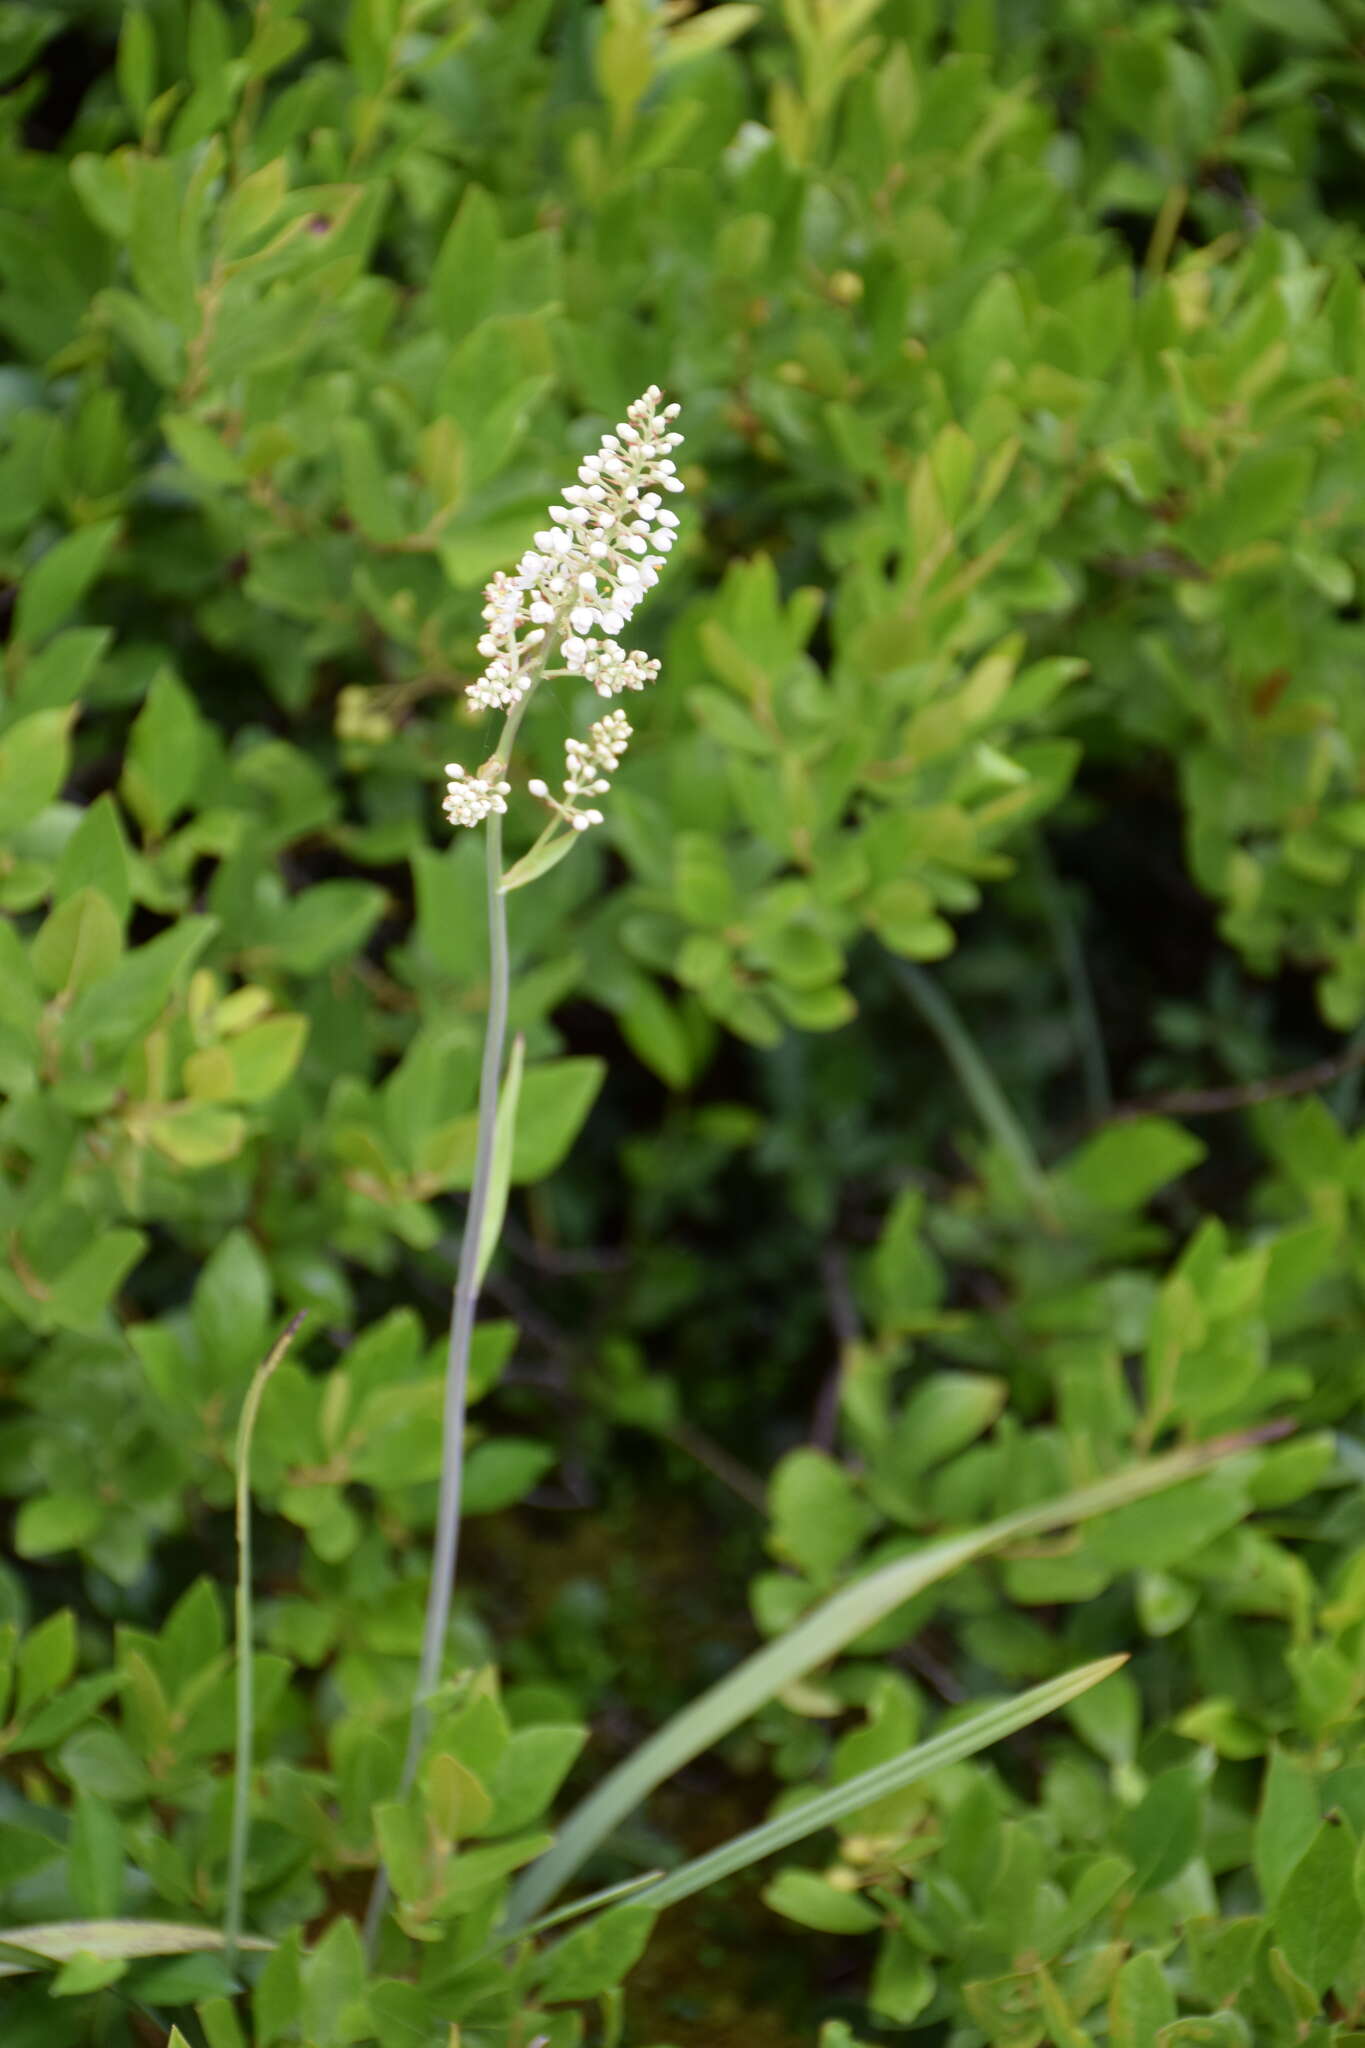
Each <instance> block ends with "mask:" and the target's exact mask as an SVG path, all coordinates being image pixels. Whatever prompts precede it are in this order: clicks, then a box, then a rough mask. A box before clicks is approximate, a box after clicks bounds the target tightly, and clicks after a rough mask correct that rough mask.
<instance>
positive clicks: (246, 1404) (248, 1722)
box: [223, 1309, 307, 1970]
mask: <svg viewBox="0 0 1365 2048" xmlns="http://www.w3.org/2000/svg"><path fill="white" fill-rule="evenodd" d="M306 1316H307V1310H306V1309H301V1310H300V1311H299V1313H298V1314H297V1315H296V1316H294V1317H293V1318H292V1319H291V1321H290V1322H288V1323H287V1324H286V1325H285V1327H284V1329H283V1331H282V1332H281V1334H280V1336H279V1338H278V1339H277V1340H276V1342H275V1344H274V1346H273V1348H272V1349H271V1351H270V1352H269V1354H268V1355H267V1356H266V1357H265V1358H264V1359H263V1360H262V1361H261V1363H260V1364H259V1365H258V1366H257V1368H256V1371H255V1373H254V1374H253V1375H252V1380H251V1385H250V1386H249V1387H248V1388H247V1390H246V1399H245V1401H243V1403H242V1419H241V1422H240V1423H239V1424H238V1428H237V1460H236V1464H237V1473H236V1478H237V1598H236V1622H237V1644H236V1649H237V1671H236V1678H237V1754H236V1758H235V1760H234V1768H233V1779H232V1832H231V1836H230V1838H229V1844H228V1878H227V1898H226V1901H225V1905H224V1912H223V1946H224V1949H225V1950H226V1954H227V1965H228V1968H229V1969H230V1970H234V1969H235V1968H236V1967H237V1949H238V1944H239V1943H240V1941H241V1938H242V1908H243V1902H244V1900H245V1896H246V1851H247V1835H248V1833H249V1831H250V1826H251V1762H252V1751H253V1750H254V1748H255V1719H256V1701H255V1690H254V1685H253V1678H254V1673H253V1671H252V1663H251V1656H252V1651H251V1639H252V1633H253V1631H252V1617H251V1605H252V1602H251V1440H252V1437H253V1436H254V1435H255V1431H256V1417H257V1415H258V1414H259V1413H260V1407H261V1396H262V1395H263V1394H264V1393H265V1390H266V1385H267V1383H268V1381H269V1380H270V1377H271V1375H272V1373H273V1372H274V1371H275V1368H276V1367H277V1366H278V1365H279V1364H280V1363H281V1362H282V1360H283V1359H284V1356H285V1354H286V1352H287V1351H288V1349H289V1347H290V1345H291V1344H292V1343H293V1341H294V1339H295V1337H296V1336H297V1335H298V1333H299V1330H300V1328H301V1327H302V1325H303V1323H304V1321H305V1319H306Z"/></svg>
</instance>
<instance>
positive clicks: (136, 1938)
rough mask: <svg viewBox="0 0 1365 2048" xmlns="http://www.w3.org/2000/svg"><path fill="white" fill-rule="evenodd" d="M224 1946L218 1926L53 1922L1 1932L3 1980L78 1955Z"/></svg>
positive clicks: (261, 1945)
mask: <svg viewBox="0 0 1365 2048" xmlns="http://www.w3.org/2000/svg"><path fill="white" fill-rule="evenodd" d="M241 1946H242V1947H243V1948H250V1949H260V1950H263V1951H264V1950H267V1949H273V1948H274V1946H275V1944H274V1942H273V1941H263V1940H258V1939H256V1938H255V1937H254V1936H253V1937H247V1938H245V1939H244V1940H243V1941H242V1943H241ZM222 1947H223V1937H222V1935H221V1934H220V1933H219V1932H218V1929H217V1928H216V1927H183V1926H180V1925H179V1924H178V1923H176V1922H174V1921H171V1920H49V1921H44V1922H43V1924H42V1925H41V1926H38V1927H6V1928H0V1948H3V1950H4V1951H5V1959H4V1960H3V1961H0V1977H19V1976H23V1975H24V1974H25V1972H27V1971H31V1970H42V1969H45V1968H47V1967H48V1966H49V1965H52V1964H61V1963H69V1962H70V1961H71V1960H72V1958H73V1957H75V1956H98V1957H101V1958H106V1959H123V1960H126V1961H128V1962H138V1961H141V1960H142V1959H143V1958H144V1957H146V1956H197V1955H209V1954H212V1953H214V1952H216V1951H218V1950H220V1949H221V1948H222Z"/></svg>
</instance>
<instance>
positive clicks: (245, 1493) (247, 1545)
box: [111, 1309, 308, 1967]
mask: <svg viewBox="0 0 1365 2048" xmlns="http://www.w3.org/2000/svg"><path fill="white" fill-rule="evenodd" d="M307 1318H308V1311H307V1309H300V1310H299V1313H298V1314H297V1315H296V1316H294V1317H292V1318H291V1319H290V1321H289V1322H288V1323H286V1324H285V1326H284V1329H283V1330H282V1332H281V1333H280V1336H279V1338H278V1339H277V1340H276V1342H275V1344H274V1346H273V1348H272V1349H271V1351H270V1352H269V1354H268V1355H267V1356H266V1357H265V1358H263V1359H262V1360H261V1363H260V1364H259V1365H258V1366H257V1368H256V1370H255V1372H254V1374H253V1375H252V1380H251V1385H250V1386H249V1387H248V1388H247V1390H246V1399H245V1401H243V1403H242V1419H241V1421H240V1423H239V1424H238V1426H237V1601H236V1609H237V1755H236V1760H235V1764H234V1768H233V1780H232V1833H231V1838H230V1841H229V1846H228V1879H227V1899H226V1902H225V1906H224V1912H223V1946H224V1948H225V1949H226V1951H227V1960H228V1964H229V1967H233V1966H235V1964H236V1961H237V1951H238V1950H239V1949H240V1948H241V1947H242V1905H243V1900H244V1897H245V1893H246V1846H247V1835H248V1833H249V1831H250V1827H251V1758H252V1751H253V1749H254V1748H255V1732H256V1730H255V1717H256V1706H255V1699H254V1697H253V1692H252V1675H253V1674H252V1668H251V1639H252V1633H253V1631H252V1620H251V1440H252V1438H253V1437H254V1435H255V1433H256V1417H257V1416H258V1415H259V1413H260V1409H261V1397H262V1395H263V1394H264V1393H265V1390H266V1387H267V1385H268V1383H269V1381H270V1378H271V1376H272V1374H273V1373H274V1372H275V1371H276V1369H277V1367H279V1366H280V1365H282V1364H283V1362H284V1360H285V1357H286V1356H287V1354H288V1351H289V1347H290V1345H291V1344H292V1343H293V1341H294V1339H295V1338H296V1337H297V1336H298V1334H299V1331H300V1330H301V1329H302V1327H303V1325H304V1323H305V1322H306V1321H307ZM111 1924H116V1923H111Z"/></svg>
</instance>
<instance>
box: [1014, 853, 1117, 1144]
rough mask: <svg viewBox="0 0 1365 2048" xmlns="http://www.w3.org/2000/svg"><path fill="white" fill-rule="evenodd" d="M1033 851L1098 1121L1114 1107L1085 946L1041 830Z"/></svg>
mask: <svg viewBox="0 0 1365 2048" xmlns="http://www.w3.org/2000/svg"><path fill="white" fill-rule="evenodd" d="M1033 852H1034V861H1035V864H1036V867H1037V871H1038V884H1039V891H1040V894H1041V896H1042V899H1043V909H1044V912H1045V913H1046V916H1047V920H1048V923H1049V924H1050V925H1051V926H1052V933H1053V937H1054V939H1055V940H1056V944H1057V956H1058V960H1059V962H1060V965H1061V969H1062V978H1063V980H1064V981H1065V982H1066V988H1067V994H1068V995H1069V996H1070V998H1071V1014H1072V1017H1073V1018H1074V1020H1075V1030H1076V1038H1077V1042H1078V1044H1079V1047H1080V1054H1081V1071H1082V1073H1083V1074H1084V1076H1085V1099H1086V1107H1087V1109H1088V1110H1089V1112H1090V1116H1091V1119H1092V1121H1093V1122H1095V1123H1100V1122H1102V1121H1103V1119H1104V1118H1105V1117H1107V1116H1108V1115H1109V1113H1110V1111H1111V1110H1112V1109H1113V1107H1114V1095H1113V1090H1112V1088H1111V1087H1110V1084H1109V1061H1108V1059H1107V1058H1106V1056H1105V1050H1104V1033H1103V1032H1102V1031H1101V1030H1100V1019H1099V1012H1098V1011H1097V1010H1096V1008H1095V991H1094V989H1093V988H1092V986H1091V982H1090V974H1089V970H1088V969H1087V967H1086V964H1085V949H1084V947H1083V946H1082V945H1081V940H1080V934H1079V933H1078V931H1077V930H1076V920H1075V918H1074V917H1073V916H1072V914H1071V905H1070V904H1069V903H1068V902H1067V900H1066V891H1065V890H1064V889H1063V887H1062V884H1061V881H1060V879H1059V877H1058V874H1057V870H1056V868H1055V867H1054V866H1053V864H1052V856H1051V854H1050V853H1049V852H1048V849H1047V842H1046V840H1045V839H1044V838H1043V836H1042V834H1041V833H1039V834H1038V835H1037V837H1036V838H1035V840H1034V842H1033Z"/></svg>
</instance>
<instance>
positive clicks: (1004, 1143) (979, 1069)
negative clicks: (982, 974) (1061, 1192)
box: [892, 960, 1057, 1224]
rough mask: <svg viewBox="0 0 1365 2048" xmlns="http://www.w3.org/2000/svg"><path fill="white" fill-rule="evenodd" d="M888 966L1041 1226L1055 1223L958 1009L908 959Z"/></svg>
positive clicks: (1020, 1134) (1040, 1177) (1033, 1158)
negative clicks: (932, 1037) (922, 1021)
mask: <svg viewBox="0 0 1365 2048" xmlns="http://www.w3.org/2000/svg"><path fill="white" fill-rule="evenodd" d="M892 965H893V968H894V971H895V974H896V977H897V979H898V980H899V981H900V983H901V985H902V987H903V988H904V989H905V990H906V991H907V993H908V994H909V996H910V999H911V1001H912V1002H913V1003H914V1005H915V1008H916V1009H917V1010H918V1011H919V1013H920V1015H921V1016H922V1017H923V1019H924V1021H925V1023H926V1024H927V1025H928V1026H929V1028H930V1030H931V1031H932V1032H933V1034H934V1036H935V1037H936V1038H937V1040H938V1042H939V1044H940V1045H941V1046H942V1047H943V1050H944V1052H945V1053H946V1054H947V1055H948V1058H949V1061H950V1062H951V1064H952V1068H953V1071H954V1073H955V1074H956V1075H957V1078H958V1080H959V1082H960V1083H961V1084H962V1092H963V1094H964V1095H965V1096H966V1097H967V1099H968V1101H969V1102H970V1103H971V1105H972V1108H973V1109H974V1110H975V1111H976V1113H977V1115H978V1116H979V1117H980V1119H981V1121H982V1123H983V1124H984V1125H985V1127H986V1131H987V1133H988V1135H989V1136H990V1137H991V1138H993V1139H994V1141H995V1143H996V1144H997V1145H998V1146H999V1147H1000V1150H1001V1151H1002V1152H1003V1153H1004V1155H1005V1157H1006V1158H1007V1159H1008V1160H1009V1162H1010V1164H1011V1165H1012V1166H1013V1168H1014V1170H1015V1173H1016V1174H1017V1175H1018V1177H1019V1182H1020V1185H1021V1186H1022V1188H1023V1190H1024V1193H1025V1194H1026V1195H1027V1197H1028V1200H1029V1203H1030V1205H1031V1206H1032V1208H1033V1209H1034V1211H1035V1212H1036V1214H1037V1215H1038V1216H1039V1217H1040V1218H1041V1219H1042V1220H1043V1221H1044V1222H1045V1223H1049V1224H1053V1223H1055V1222H1056V1220H1057V1215H1056V1208H1055V1206H1054V1203H1053V1200H1052V1195H1051V1191H1050V1190H1049V1188H1048V1184H1047V1177H1046V1175H1045V1174H1044V1172H1043V1169H1042V1167H1041V1166H1040V1165H1039V1163H1038V1156H1037V1154H1036V1153H1035V1151H1034V1149H1033V1146H1032V1144H1031V1143H1030V1142H1029V1137H1028V1133H1027V1132H1026V1131H1025V1129H1024V1127H1023V1125H1022V1124H1021V1123H1020V1121H1019V1119H1018V1117H1017V1116H1016V1115H1015V1114H1014V1111H1013V1110H1012V1109H1011V1108H1010V1105H1009V1103H1008V1101H1007V1100H1006V1098H1005V1094H1004V1091H1003V1090H1002V1088H1001V1087H1000V1084H999V1082H998V1081H997V1080H996V1078H995V1076H994V1074H993V1073H992V1072H991V1070H990V1068H989V1067H988V1066H987V1065H986V1062H985V1061H984V1060H983V1059H982V1057H981V1054H980V1052H979V1051H978V1050H977V1047H976V1044H975V1042H974V1041H973V1039H972V1037H971V1036H970V1034H969V1032H968V1031H967V1028H966V1026H965V1025H964V1024H963V1022H962V1019H961V1018H960V1017H959V1016H958V1014H957V1011H956V1010H955V1009H954V1008H953V1006H952V1004H951V1003H950V1002H949V1000H948V998H947V996H946V995H945V994H944V992H943V990H942V989H941V988H940V987H939V986H938V983H937V982H935V981H934V980H932V979H931V978H930V976H929V975H927V974H925V973H924V972H923V971H922V970H921V969H920V968H918V967H913V966H911V964H910V962H909V961H908V960H896V961H893V963H892Z"/></svg>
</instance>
